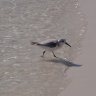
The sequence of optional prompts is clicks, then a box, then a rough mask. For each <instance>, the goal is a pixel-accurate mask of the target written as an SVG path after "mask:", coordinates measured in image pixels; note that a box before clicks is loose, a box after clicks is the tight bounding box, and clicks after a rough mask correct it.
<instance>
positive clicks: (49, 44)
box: [43, 42, 58, 48]
mask: <svg viewBox="0 0 96 96" xmlns="http://www.w3.org/2000/svg"><path fill="white" fill-rule="evenodd" d="M57 45H58V42H48V43H46V44H43V46H47V47H50V48H54V47H56V46H57Z"/></svg>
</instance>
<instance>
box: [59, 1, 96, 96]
mask: <svg viewBox="0 0 96 96" xmlns="http://www.w3.org/2000/svg"><path fill="white" fill-rule="evenodd" d="M95 4H96V1H95V0H92V1H90V0H80V5H81V9H82V11H83V12H84V13H85V14H86V16H87V20H88V32H87V33H86V36H85V39H84V41H83V46H82V54H81V55H80V56H78V58H77V59H76V61H77V62H79V63H80V64H82V65H83V66H82V67H81V68H79V69H75V68H74V69H72V70H69V71H68V74H69V75H70V76H71V77H72V83H71V84H70V85H69V86H68V87H67V88H66V90H64V91H63V92H62V93H61V94H60V95H59V96H91V95H93V96H95V95H96V90H95V89H96V84H95V82H96V75H95V73H96V69H95V68H96V32H95V31H96V19H95V18H96V12H95V10H94V9H96V6H95Z"/></svg>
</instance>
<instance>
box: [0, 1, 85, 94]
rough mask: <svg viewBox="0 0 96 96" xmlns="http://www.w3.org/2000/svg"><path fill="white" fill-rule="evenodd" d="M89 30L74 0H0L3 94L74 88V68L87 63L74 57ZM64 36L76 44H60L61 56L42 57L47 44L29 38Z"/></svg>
mask: <svg viewBox="0 0 96 96" xmlns="http://www.w3.org/2000/svg"><path fill="white" fill-rule="evenodd" d="M85 32H86V20H85V17H84V16H83V15H82V13H81V12H80V10H79V5H78V3H77V1H76V0H59V1H58V0H0V96H58V95H59V94H60V93H61V92H63V91H64V90H65V89H66V88H70V85H71V84H72V81H73V79H72V78H73V75H72V73H73V74H74V72H76V73H77V74H79V73H78V71H77V70H81V69H82V68H83V67H82V66H81V65H82V63H81V62H79V63H78V61H76V62H75V58H76V57H77V56H78V54H79V52H80V50H81V42H82V39H83V38H84V33H85ZM60 38H65V39H67V41H68V42H69V43H70V44H71V46H72V48H69V47H67V46H65V45H64V46H63V48H61V49H60V50H57V51H56V52H55V54H56V56H58V57H59V58H54V57H53V56H52V54H51V53H49V52H46V56H45V58H41V57H40V55H41V54H42V52H43V50H42V49H40V48H39V47H37V46H32V45H31V44H30V42H31V41H43V40H47V39H60ZM80 68H81V69H80ZM70 69H71V70H72V69H73V70H75V71H72V72H71V70H70ZM82 70H83V69H82ZM67 72H69V73H70V72H71V74H70V75H69V73H67ZM78 76H79V75H78ZM77 82H78V80H77Z"/></svg>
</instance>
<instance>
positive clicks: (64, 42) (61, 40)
mask: <svg viewBox="0 0 96 96" xmlns="http://www.w3.org/2000/svg"><path fill="white" fill-rule="evenodd" d="M58 42H59V43H60V44H66V45H67V46H69V47H71V45H70V44H69V43H67V42H66V39H60V40H58Z"/></svg>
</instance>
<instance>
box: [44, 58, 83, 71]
mask: <svg viewBox="0 0 96 96" xmlns="http://www.w3.org/2000/svg"><path fill="white" fill-rule="evenodd" d="M46 61H47V62H53V63H59V64H63V65H65V66H66V68H65V70H64V73H65V72H66V71H67V70H68V69H69V68H70V67H80V66H82V65H79V64H75V63H73V62H71V61H68V60H66V59H63V58H59V57H58V58H55V59H50V60H46Z"/></svg>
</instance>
